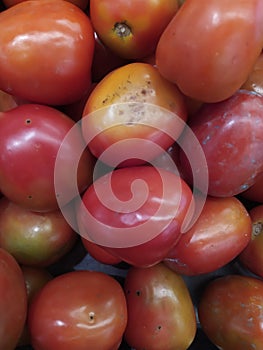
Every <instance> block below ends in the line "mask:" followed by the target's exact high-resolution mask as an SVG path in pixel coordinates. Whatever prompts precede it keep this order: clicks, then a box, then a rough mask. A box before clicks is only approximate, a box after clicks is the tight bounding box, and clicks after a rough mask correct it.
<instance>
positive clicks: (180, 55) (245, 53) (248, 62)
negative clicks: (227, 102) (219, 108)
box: [156, 0, 263, 102]
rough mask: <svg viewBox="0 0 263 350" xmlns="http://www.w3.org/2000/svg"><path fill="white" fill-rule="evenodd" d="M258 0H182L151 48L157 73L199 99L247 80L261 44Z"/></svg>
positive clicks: (220, 95) (221, 95)
mask: <svg viewBox="0 0 263 350" xmlns="http://www.w3.org/2000/svg"><path fill="white" fill-rule="evenodd" d="M262 13H263V3H262V1H261V0H252V1H243V0H235V1H229V0H221V1H218V0H203V1H202V5H201V6H200V2H199V1H196V0H187V1H185V2H184V3H183V5H182V6H181V7H180V9H179V11H178V12H177V14H176V15H175V16H174V17H173V19H172V20H171V22H170V23H169V24H168V26H167V27H166V28H165V30H164V31H163V33H162V36H161V38H160V40H159V43H158V45H157V49H156V63H157V67H158V69H159V70H160V72H161V74H162V75H163V76H164V77H165V78H167V79H168V80H170V81H172V82H174V83H176V84H177V85H178V86H179V88H180V89H181V90H182V91H183V93H184V94H185V95H187V96H190V97H192V98H194V99H196V100H198V101H204V102H218V101H221V100H224V99H226V98H228V97H230V96H231V95H232V94H233V93H235V92H236V91H237V90H238V89H239V88H240V87H241V85H242V84H243V83H244V82H245V81H246V79H247V77H248V75H249V73H250V71H251V70H252V68H253V65H254V63H255V62H256V60H257V58H258V56H259V55H260V53H261V50H262V45H263V25H262V23H263V20H262V19H263V18H262Z"/></svg>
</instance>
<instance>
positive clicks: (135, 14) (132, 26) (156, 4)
mask: <svg viewBox="0 0 263 350" xmlns="http://www.w3.org/2000/svg"><path fill="white" fill-rule="evenodd" d="M178 8H179V3H178V1H177V0H168V1H167V0H166V1H163V0H145V1H140V0H133V1H132V2H131V1H127V0H115V1H109V0H100V1H97V0H91V1H90V18H91V22H92V24H93V26H94V28H95V31H96V32H97V34H98V36H99V38H100V39H101V41H102V42H103V43H104V44H105V45H106V46H108V47H109V48H110V49H111V50H112V51H113V52H115V53H116V54H117V55H118V56H120V57H125V58H132V59H138V58H142V57H145V56H148V55H150V54H152V53H153V52H154V51H155V48H156V45H157V42H158V40H159V38H160V35H161V34H162V32H163V30H164V28H165V27H166V26H167V24H168V23H169V22H170V20H171V19H172V18H173V16H174V15H175V13H176V12H177V10H178Z"/></svg>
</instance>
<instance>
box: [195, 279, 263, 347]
mask: <svg viewBox="0 0 263 350" xmlns="http://www.w3.org/2000/svg"><path fill="white" fill-rule="evenodd" d="M262 310H263V281H262V280H259V279H256V278H253V277H249V276H241V275H227V276H223V277H220V278H217V279H215V280H214V281H212V282H211V283H210V284H209V285H208V286H207V287H206V289H205V291H204V293H203V295H202V297H201V301H200V303H199V307H198V316H199V320H200V323H201V327H202V329H203V331H204V332H205V333H206V335H207V336H208V337H209V338H210V340H211V341H212V342H213V343H214V344H215V345H216V346H217V347H218V348H219V349H224V350H236V349H238V350H248V349H262V347H263V321H262Z"/></svg>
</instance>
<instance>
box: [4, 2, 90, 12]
mask: <svg viewBox="0 0 263 350" xmlns="http://www.w3.org/2000/svg"><path fill="white" fill-rule="evenodd" d="M24 1H28V0H2V2H3V3H4V5H5V6H6V7H11V6H14V5H16V4H19V3H20V2H24ZM35 1H37V0H35ZM41 1H42V0H41ZM67 1H69V2H72V4H75V5H77V6H78V7H80V8H81V9H82V10H85V9H86V8H87V7H88V4H89V0H67Z"/></svg>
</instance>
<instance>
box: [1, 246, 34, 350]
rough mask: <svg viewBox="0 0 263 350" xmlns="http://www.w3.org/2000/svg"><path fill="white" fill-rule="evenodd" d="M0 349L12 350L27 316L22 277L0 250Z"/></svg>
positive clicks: (10, 260) (12, 261)
mask: <svg viewBox="0 0 263 350" xmlns="http://www.w3.org/2000/svg"><path fill="white" fill-rule="evenodd" d="M0 310H1V313H0V348H1V349H4V350H14V349H15V347H16V345H17V343H18V341H19V338H20V335H21V333H22V331H23V327H24V324H25V321H26V315H27V292H26V286H25V281H24V277H23V274H22V271H21V268H20V267H19V265H18V263H17V262H16V260H15V259H14V258H13V257H12V255H10V254H9V253H8V252H7V251H5V250H4V249H2V248H0Z"/></svg>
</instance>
